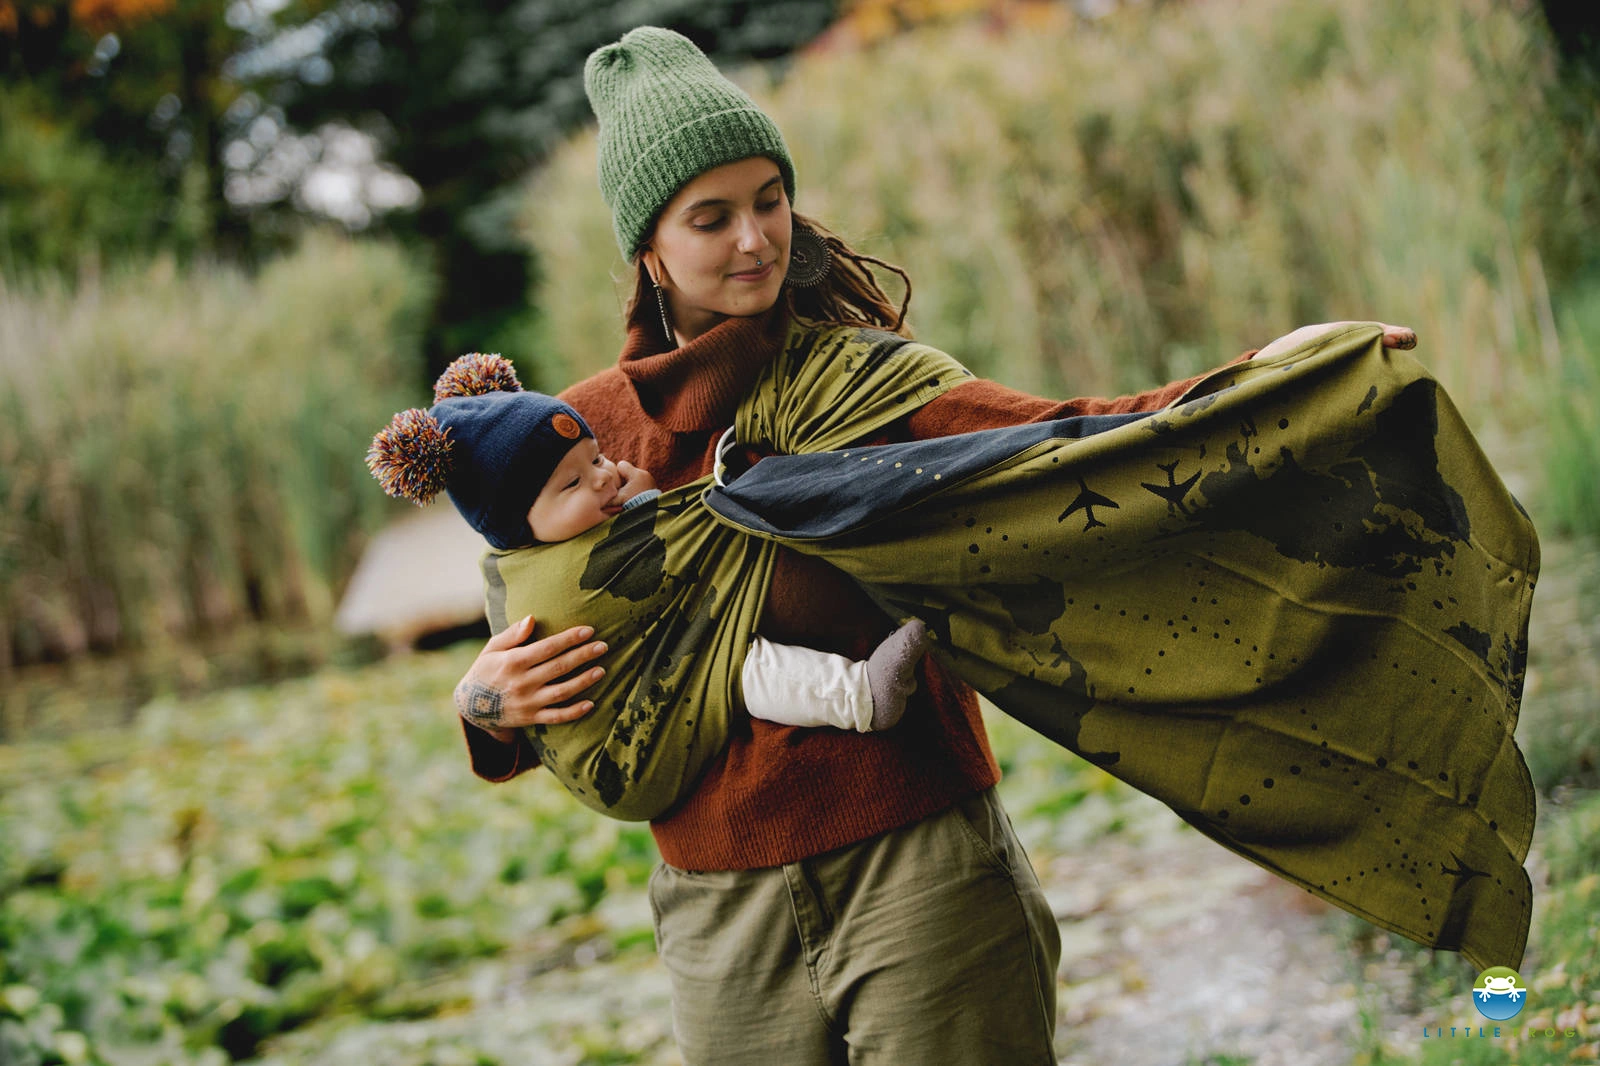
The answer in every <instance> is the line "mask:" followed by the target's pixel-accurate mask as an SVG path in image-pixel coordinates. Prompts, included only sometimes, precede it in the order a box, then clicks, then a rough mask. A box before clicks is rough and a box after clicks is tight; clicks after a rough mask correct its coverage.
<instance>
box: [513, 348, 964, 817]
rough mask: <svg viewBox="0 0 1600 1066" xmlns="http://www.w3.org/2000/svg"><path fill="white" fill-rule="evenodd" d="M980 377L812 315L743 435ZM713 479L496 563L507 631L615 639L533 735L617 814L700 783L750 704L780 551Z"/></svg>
mask: <svg viewBox="0 0 1600 1066" xmlns="http://www.w3.org/2000/svg"><path fill="white" fill-rule="evenodd" d="M968 377H970V374H969V373H968V372H967V371H966V370H965V369H964V368H962V367H961V366H960V364H958V363H956V362H955V360H953V359H951V358H950V357H949V356H946V355H944V354H943V353H941V352H937V351H934V350H933V349H931V348H926V347H923V346H921V345H916V344H910V343H907V342H906V341H905V340H904V339H903V338H901V337H898V336H895V335H892V334H887V333H881V332H877V331H871V330H857V329H841V328H838V327H831V328H822V329H819V328H807V327H804V326H799V325H797V326H795V327H793V328H791V330H790V332H789V335H788V337H787V338H786V340H785V344H784V348H783V351H782V352H781V353H780V354H779V355H778V357H777V358H775V359H774V360H773V361H772V362H771V363H770V364H769V365H768V366H767V367H766V368H765V370H764V371H763V374H762V376H761V377H760V379H759V380H758V381H757V383H756V385H755V386H754V388H753V389H752V392H751V395H750V396H749V397H748V398H747V400H746V402H745V405H744V408H743V409H744V410H745V411H746V413H747V418H746V421H747V423H748V425H749V427H750V428H749V429H747V435H744V436H742V437H741V439H743V440H745V441H754V442H760V441H767V442H770V443H771V444H773V445H774V446H775V447H777V448H779V449H780V450H784V451H822V450H826V449H830V448H838V447H841V446H843V445H844V444H846V443H848V442H849V441H852V440H856V439H859V438H860V437H862V436H863V435H865V434H868V433H871V432H872V431H874V430H876V429H879V428H881V427H882V426H884V425H886V424H887V423H889V422H892V421H894V420H895V419H898V418H901V417H903V416H905V415H907V414H909V413H911V412H912V411H914V410H916V409H917V408H919V407H921V406H922V405H924V404H926V403H927V402H928V401H929V400H931V399H933V398H934V397H936V396H938V395H939V394H941V393H942V392H944V391H945V390H947V389H949V388H950V387H951V386H953V385H956V384H958V383H960V382H961V381H963V380H966V379H967V378H968ZM601 443H602V445H603V444H604V442H603V441H602V442H601ZM710 484H711V478H709V477H708V478H702V479H700V480H697V481H694V482H691V483H689V484H688V485H684V486H682V487H680V488H677V489H673V490H671V491H669V492H665V493H663V494H662V495H661V496H660V498H659V499H658V500H657V501H656V502H655V503H654V504H646V505H644V506H642V507H639V508H637V509H634V510H630V511H627V512H624V513H623V514H621V515H619V516H618V517H617V518H615V519H612V520H611V521H609V522H605V523H603V524H601V525H600V526H597V527H596V528H594V529H592V530H589V531H588V532H587V533H584V534H581V535H579V536H578V537H575V538H573V539H572V540H569V541H564V542H562V543H559V544H546V545H538V546H535V547H532V548H523V549H519V550H515V551H496V550H491V551H489V552H488V553H486V554H485V555H484V557H483V560H482V569H483V574H484V581H485V589H486V600H487V604H486V606H487V613H488V618H489V623H490V627H491V628H492V629H493V630H494V631H495V632H497V633H498V632H499V631H500V630H502V629H504V628H505V627H506V625H507V624H508V622H509V621H513V620H516V619H520V618H522V617H524V616H525V615H529V614H532V615H533V616H534V617H535V618H537V619H538V625H539V635H541V636H542V635H545V634H548V633H554V632H560V631H561V630H563V629H565V628H567V627H568V626H574V625H579V624H583V625H589V626H593V627H594V629H595V632H596V633H598V634H599V635H600V636H602V637H603V638H604V639H605V640H606V642H607V643H608V644H609V645H610V648H611V650H610V652H609V653H608V654H607V656H606V660H605V667H606V674H605V677H604V678H603V679H602V680H601V681H600V682H599V683H597V684H596V685H594V686H593V687H591V688H590V689H589V690H587V691H586V692H585V693H584V695H585V697H586V698H590V699H593V700H594V703H595V710H594V711H592V712H591V713H590V714H588V715H586V716H584V717H583V718H580V719H578V720H577V721H575V722H570V723H566V724H563V725H555V726H540V727H534V728H532V729H530V730H528V737H529V740H530V741H531V742H532V744H533V747H534V750H535V751H536V752H537V753H538V755H539V759H540V762H541V763H542V764H543V765H544V766H545V767H546V768H548V769H549V770H550V771H551V772H552V773H554V774H555V775H556V777H557V778H558V779H559V780H560V781H561V783H562V784H563V785H564V786H565V787H566V788H567V789H568V791H570V792H571V793H572V794H573V795H574V796H576V797H577V798H578V799H579V800H580V801H581V802H583V803H585V804H587V805H588V806H590V807H592V808H594V809H595V810H597V811H600V812H601V813H603V814H607V815H610V816H611V817H614V818H621V819H626V820H645V819H650V818H654V817H656V816H658V815H660V814H662V813H664V812H665V811H667V810H668V809H670V808H671V807H672V805H673V804H674V803H676V802H677V801H678V800H679V799H680V798H682V797H683V796H685V795H687V794H688V792H689V790H690V788H691V787H692V786H693V784H694V782H695V780H696V779H697V778H698V777H699V775H700V772H701V771H702V770H703V769H704V767H705V764H706V762H707V760H708V759H710V758H712V757H713V756H715V755H716V754H717V753H719V752H720V751H721V750H722V749H723V747H724V746H725V744H726V741H727V736H728V721H729V714H730V709H731V708H733V707H735V706H742V700H741V698H740V692H739V672H740V667H741V666H742V665H743V663H744V656H745V652H746V650H747V649H748V647H749V644H750V638H751V636H752V634H753V633H754V631H755V627H756V623H757V621H758V619H759V617H760V611H761V606H762V604H763V603H764V602H765V601H766V596H767V587H768V584H769V582H770V580H771V574H772V560H773V554H774V551H775V549H774V546H773V545H772V544H770V543H768V542H766V541H763V540H760V539H757V538H753V537H749V536H746V535H745V534H743V533H741V532H739V531H737V530H734V529H731V528H729V527H727V526H726V525H724V524H723V523H721V522H720V521H719V520H718V519H717V518H716V517H715V516H714V515H713V514H712V513H711V512H710V511H709V510H707V509H706V508H705V507H704V506H703V505H702V504H701V502H700V499H701V497H702V495H703V494H704V493H705V491H706V489H707V488H708V487H709V486H710Z"/></svg>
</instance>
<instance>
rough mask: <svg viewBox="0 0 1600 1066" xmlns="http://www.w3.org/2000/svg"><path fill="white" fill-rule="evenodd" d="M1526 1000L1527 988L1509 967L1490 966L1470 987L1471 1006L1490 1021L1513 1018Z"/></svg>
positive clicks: (1519, 1011)
mask: <svg viewBox="0 0 1600 1066" xmlns="http://www.w3.org/2000/svg"><path fill="white" fill-rule="evenodd" d="M1527 999H1528V986H1527V985H1525V984H1523V983H1522V977H1521V976H1520V975H1519V974H1518V973H1517V971H1515V970H1513V969H1511V968H1510V967H1509V966H1491V967H1490V968H1489V969H1487V970H1485V971H1483V972H1482V973H1480V974H1479V975H1478V979H1477V981H1475V982H1473V985H1472V1005H1473V1006H1474V1007H1477V1008H1478V1013H1479V1014H1481V1015H1483V1016H1484V1017H1485V1018H1488V1019H1490V1020H1491V1021H1496V1022H1503V1021H1505V1020H1506V1019H1508V1018H1515V1017H1516V1016H1517V1015H1518V1014H1519V1013H1521V1011H1522V1005H1523V1004H1524V1003H1526V1002H1527Z"/></svg>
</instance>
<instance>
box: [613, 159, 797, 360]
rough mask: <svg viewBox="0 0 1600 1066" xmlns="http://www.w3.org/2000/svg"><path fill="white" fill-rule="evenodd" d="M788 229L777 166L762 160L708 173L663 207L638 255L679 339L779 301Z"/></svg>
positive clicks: (786, 205) (785, 198)
mask: <svg viewBox="0 0 1600 1066" xmlns="http://www.w3.org/2000/svg"><path fill="white" fill-rule="evenodd" d="M791 225H792V223H791V221H790V218H789V197H788V195H787V194H786V193H785V192H784V189H783V178H782V176H781V175H780V174H779V173H778V164H776V163H774V162H773V161H772V160H770V159H767V158H766V157H765V156H752V157H751V158H749V159H741V160H739V161H738V162H737V163H726V164H724V165H722V166H720V167H717V168H716V169H714V170H708V171H706V172H705V173H704V174H701V175H700V176H699V177H697V178H695V179H694V180H693V181H691V182H689V183H688V184H687V185H685V186H684V187H683V188H681V189H679V190H678V192H677V195H675V196H674V197H673V198H672V199H671V200H669V201H667V206H666V207H664V208H663V209H662V211H661V217H660V218H659V219H658V220H657V221H656V228H655V232H654V234H652V235H651V237H650V241H649V244H648V245H647V246H646V248H645V249H644V250H643V251H642V252H640V256H641V258H642V259H643V260H644V263H645V268H646V269H647V270H649V271H650V276H651V277H653V278H655V279H656V281H657V283H658V284H660V286H661V287H662V288H663V289H665V290H666V294H667V306H668V308H669V310H670V311H671V314H672V325H673V328H674V330H675V331H676V332H677V334H678V338H679V340H681V341H684V342H687V341H690V340H693V339H694V338H695V337H698V336H699V335H700V334H702V333H704V332H705V331H706V330H708V329H710V328H711V327H712V326H715V325H716V324H717V323H718V322H721V321H722V320H723V319H724V318H728V317H731V316H748V315H759V314H761V313H762V312H763V311H765V310H767V309H768V308H769V307H771V306H772V305H773V304H774V303H776V302H777V300H778V291H779V290H780V289H781V288H782V287H783V278H784V274H785V273H786V271H787V270H788V266H789V234H790V226H791ZM758 259H759V260H760V261H761V264H762V265H761V266H760V267H757V266H756V260H758Z"/></svg>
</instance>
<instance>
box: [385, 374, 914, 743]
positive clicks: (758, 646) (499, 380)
mask: <svg viewBox="0 0 1600 1066" xmlns="http://www.w3.org/2000/svg"><path fill="white" fill-rule="evenodd" d="M434 397H435V400H436V402H435V404H434V406H433V408H432V409H431V410H430V411H422V410H419V409H417V408H412V409H411V410H408V411H402V412H400V413H399V414H397V415H395V416H394V418H393V419H392V420H391V421H390V423H389V425H388V426H386V427H384V428H383V429H382V430H380V431H379V432H378V434H377V436H376V437H374V438H373V442H372V448H371V450H370V451H369V452H368V453H367V466H368V468H369V469H371V471H372V474H373V476H374V477H376V478H377V479H378V481H379V483H380V484H382V486H383V490H384V491H385V492H387V493H388V494H389V495H391V496H397V497H400V498H402V499H409V500H412V501H414V502H416V503H418V504H419V505H420V504H423V503H426V502H428V501H429V500H431V499H432V498H433V497H434V496H435V495H437V494H438V492H439V490H440V489H441V488H443V489H444V490H445V491H446V493H447V494H448V495H449V496H450V500H451V502H452V503H454V504H455V506H456V510H458V511H459V512H461V516H462V517H463V518H465V519H466V520H467V522H468V524H470V525H471V526H472V527H473V528H474V529H476V530H477V531H478V532H479V533H481V534H482V535H483V537H484V539H485V540H487V541H488V542H489V543H490V544H491V545H492V546H494V547H496V548H500V549H512V548H523V547H532V546H535V545H538V544H554V543H558V542H560V541H564V540H570V539H572V538H573V537H576V536H578V535H579V534H580V533H584V532H587V531H588V530H590V529H593V528H594V527H595V526H597V525H599V524H600V523H602V522H605V521H608V520H610V519H611V518H614V517H616V516H617V515H618V514H621V513H622V512H623V511H625V510H629V509H631V508H634V507H639V506H643V505H645V504H647V503H649V502H651V501H653V500H654V499H655V498H656V497H657V496H659V495H660V493H659V492H658V491H657V490H656V488H655V481H654V479H653V478H651V476H650V474H649V472H648V471H645V470H641V469H640V468H639V467H636V466H634V465H633V464H632V463H629V462H627V461H622V462H616V463H614V462H612V461H611V460H610V459H608V458H606V456H605V455H604V454H602V452H601V451H600V443H599V441H597V440H596V439H595V436H594V432H593V431H592V430H591V429H590V428H589V426H588V424H587V423H586V422H584V420H583V418H582V416H581V415H579V414H578V412H577V411H576V410H574V409H573V408H572V407H570V406H568V405H567V404H565V403H563V402H561V401H560V400H558V399H556V398H555V397H553V396H546V395H545V394H543V393H538V392H525V391H522V387H521V385H520V383H518V382H517V381H516V372H515V370H514V369H513V368H512V366H511V364H510V362H509V361H507V360H505V359H502V358H501V357H500V356H491V355H482V354H479V353H473V354H471V355H464V356H462V357H461V358H460V359H457V360H456V361H455V362H453V363H451V364H450V366H449V368H447V369H446V370H445V372H444V374H443V375H441V376H440V378H439V381H438V382H437V383H436V384H435V385H434ZM928 642H929V637H928V633H927V629H926V627H925V626H924V625H923V623H922V622H920V621H917V620H915V619H913V620H911V621H910V622H907V623H906V624H905V625H903V626H901V627H900V628H899V629H896V630H895V631H894V632H893V633H890V634H889V635H888V636H887V637H885V638H884V640H883V641H882V642H881V643H880V644H879V645H878V647H877V648H876V649H875V650H874V651H873V652H872V654H871V655H870V656H869V657H868V658H867V659H865V660H862V661H855V660H851V659H847V658H845V657H844V656H841V655H832V654H829V653H827V652H822V651H817V650H815V649H813V648H804V647H799V646H796V645H792V644H775V643H773V642H772V641H769V640H767V639H765V638H764V637H759V636H758V637H755V638H754V639H753V640H752V642H751V645H750V649H749V651H748V653H747V654H746V655H745V660H744V667H743V670H742V672H741V674H740V681H741V683H742V686H743V689H744V701H745V708H746V710H748V711H749V712H750V714H751V715H752V716H753V717H756V718H762V719H765V720H767V721H769V722H776V723H778V724H780V725H791V726H807V727H810V726H833V727H836V728H839V729H853V730H856V731H858V732H863V733H865V732H871V731H874V730H880V729H888V728H890V727H892V726H893V725H894V724H895V723H896V722H898V721H899V720H900V717H901V715H902V714H904V713H905V707H906V700H907V699H908V698H909V697H910V695H911V693H912V692H913V691H914V690H915V687H916V677H915V670H916V665H917V662H918V661H919V660H920V659H921V658H922V656H923V654H924V653H925V652H926V651H927V648H928Z"/></svg>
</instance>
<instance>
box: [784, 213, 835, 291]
mask: <svg viewBox="0 0 1600 1066" xmlns="http://www.w3.org/2000/svg"><path fill="white" fill-rule="evenodd" d="M831 266H833V253H832V252H830V251H829V250H828V246H827V244H825V243H824V242H823V240H822V237H821V235H820V234H818V233H817V231H816V230H814V229H811V228H810V227H807V226H796V227H794V234H793V236H791V237H790V238H789V273H788V274H787V275H786V276H785V280H786V281H788V283H789V284H790V285H793V286H795V287H796V288H801V289H809V288H812V287H813V286H815V285H819V284H821V283H822V279H823V278H825V277H827V276H828V268H829V267H831Z"/></svg>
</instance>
